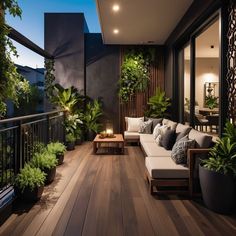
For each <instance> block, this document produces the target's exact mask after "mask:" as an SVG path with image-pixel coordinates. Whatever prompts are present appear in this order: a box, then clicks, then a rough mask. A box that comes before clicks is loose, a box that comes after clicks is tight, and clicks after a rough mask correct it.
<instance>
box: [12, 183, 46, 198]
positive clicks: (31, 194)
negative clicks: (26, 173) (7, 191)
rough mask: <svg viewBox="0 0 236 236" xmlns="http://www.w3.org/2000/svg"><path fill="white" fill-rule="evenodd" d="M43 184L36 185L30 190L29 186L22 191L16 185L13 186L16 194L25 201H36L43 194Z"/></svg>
mask: <svg viewBox="0 0 236 236" xmlns="http://www.w3.org/2000/svg"><path fill="white" fill-rule="evenodd" d="M43 189H44V186H40V187H36V188H34V189H33V190H31V189H30V188H29V187H26V188H25V189H24V191H23V192H21V190H20V189H19V188H17V187H15V193H16V195H17V196H18V197H19V198H20V199H21V200H22V201H25V202H36V201H38V200H39V199H40V198H41V196H42V194H43Z"/></svg>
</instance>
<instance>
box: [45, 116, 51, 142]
mask: <svg viewBox="0 0 236 236" xmlns="http://www.w3.org/2000/svg"><path fill="white" fill-rule="evenodd" d="M46 130H47V132H46V144H48V143H49V141H50V131H51V130H50V117H49V115H47V119H46Z"/></svg>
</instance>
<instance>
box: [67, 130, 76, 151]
mask: <svg viewBox="0 0 236 236" xmlns="http://www.w3.org/2000/svg"><path fill="white" fill-rule="evenodd" d="M75 140H76V138H75V135H74V133H68V134H67V135H66V146H67V150H68V151H72V150H74V149H75Z"/></svg>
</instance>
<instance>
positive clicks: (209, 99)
mask: <svg viewBox="0 0 236 236" xmlns="http://www.w3.org/2000/svg"><path fill="white" fill-rule="evenodd" d="M217 100H218V97H215V96H212V95H211V96H206V106H207V107H208V108H209V109H210V110H213V109H214V108H216V107H217V106H218V102H217Z"/></svg>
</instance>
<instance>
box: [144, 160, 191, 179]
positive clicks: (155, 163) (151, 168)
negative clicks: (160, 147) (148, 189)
mask: <svg viewBox="0 0 236 236" xmlns="http://www.w3.org/2000/svg"><path fill="white" fill-rule="evenodd" d="M145 165H146V168H147V170H148V172H149V174H150V176H151V177H152V178H153V179H155V178H164V179H166V178H174V179H176V178H178V179H182V178H188V177H189V169H188V167H186V166H183V165H177V164H175V163H174V162H173V161H172V160H171V158H169V157H146V158H145Z"/></svg>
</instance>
